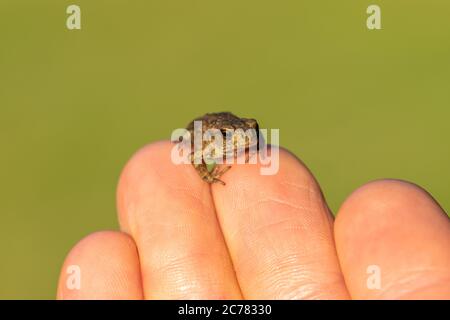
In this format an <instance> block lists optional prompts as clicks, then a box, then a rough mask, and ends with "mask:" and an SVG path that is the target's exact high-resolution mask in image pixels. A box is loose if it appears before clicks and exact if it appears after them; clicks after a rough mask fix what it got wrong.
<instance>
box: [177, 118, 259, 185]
mask: <svg viewBox="0 0 450 320" xmlns="http://www.w3.org/2000/svg"><path fill="white" fill-rule="evenodd" d="M195 121H202V134H203V133H204V132H206V131H207V130H209V129H217V130H220V132H221V134H222V138H223V148H222V153H221V155H220V157H221V159H222V160H225V156H226V155H232V156H233V157H234V158H236V157H237V156H238V152H239V151H242V150H243V151H244V152H245V156H246V162H248V159H249V150H250V147H251V146H254V147H255V148H256V150H258V134H259V127H258V123H257V122H256V120H254V119H246V118H239V117H237V116H235V115H234V114H232V113H231V112H219V113H207V114H205V115H204V116H202V117H199V118H196V119H194V120H193V121H192V122H191V123H189V125H188V126H187V128H186V129H187V130H188V131H189V133H190V136H191V139H192V146H193V145H194V138H193V137H194V129H195V128H194V122H195ZM239 129H241V130H239ZM249 129H251V130H249ZM231 133H233V134H232V135H231ZM242 133H245V135H243V134H242ZM202 141H203V142H202V148H201V150H197V151H195V150H194V148H192V152H191V155H190V161H191V162H192V164H193V166H194V168H195V170H197V172H198V174H199V175H200V177H201V178H202V179H203V180H204V181H206V182H208V183H215V182H219V183H221V184H223V185H225V182H223V181H222V180H220V179H219V178H220V176H221V175H222V174H224V173H225V172H226V171H228V170H229V169H230V168H231V166H226V167H224V168H220V166H218V165H217V164H215V165H214V167H213V169H210V170H208V169H209V168H208V163H207V162H205V160H204V154H203V151H204V150H205V149H206V148H207V147H208V145H210V144H211V141H208V140H202Z"/></svg>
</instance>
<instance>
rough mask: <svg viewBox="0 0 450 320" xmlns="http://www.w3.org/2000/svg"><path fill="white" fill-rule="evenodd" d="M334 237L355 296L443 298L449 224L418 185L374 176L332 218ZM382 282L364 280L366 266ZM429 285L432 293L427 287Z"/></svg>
mask: <svg viewBox="0 0 450 320" xmlns="http://www.w3.org/2000/svg"><path fill="white" fill-rule="evenodd" d="M334 230H335V240H336V247H337V251H338V256H339V261H340V263H341V267H342V270H343V273H344V277H345V280H346V283H347V286H348V288H349V290H350V293H351V295H352V297H354V298H388V299H389V298H411V297H420V296H422V297H435V298H439V297H443V296H445V295H448V294H449V292H448V290H447V292H446V290H444V289H443V286H445V287H448V282H449V281H450V280H449V279H450V274H449V272H448V270H450V223H449V219H448V217H447V215H446V214H445V212H444V211H443V210H442V208H441V207H440V206H439V205H438V204H437V202H436V201H435V200H434V199H433V198H432V197H431V195H430V194H429V193H428V192H426V191H425V190H424V189H422V188H421V187H419V186H417V185H415V184H412V183H409V182H406V181H401V180H377V181H373V182H370V183H367V184H365V185H363V186H362V187H360V188H358V189H357V190H355V191H354V192H353V193H352V194H351V195H350V196H349V197H348V198H347V199H346V200H345V202H344V203H343V205H342V206H341V208H340V209H339V212H338V214H337V217H336V221H335V226H334ZM371 266H376V267H377V268H378V269H379V270H380V279H381V285H380V287H379V288H378V289H376V290H374V289H373V288H369V287H368V285H367V279H368V276H369V275H368V270H369V268H370V267H371ZM430 289H432V291H433V292H429V290H430Z"/></svg>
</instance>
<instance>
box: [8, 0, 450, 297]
mask: <svg viewBox="0 0 450 320" xmlns="http://www.w3.org/2000/svg"><path fill="white" fill-rule="evenodd" d="M372 3H376V4H378V5H379V6H380V7H381V10H382V30H375V31H370V30H368V29H367V28H366V18H367V14H366V8H367V6H368V5H369V4H372ZM69 4H78V5H79V6H80V7H81V11H82V30H78V31H77V30H75V31H70V30H68V29H67V28H66V17H67V14H66V7H67V6H68V5H69ZM449 107H450V1H447V0H440V1H438V0H426V1H425V0H422V1H413V0H396V1H392V0H391V1H382V0H371V1H356V0H354V1H350V0H346V1H336V0H328V1H317V0H307V1H306V0H305V1H304V0H291V1H287V0H276V1H275V0H271V1H266V0H227V1H219V0H158V1H156V0H153V1H148V0H147V1H144V0H140V1H132V0H127V1H125V0H122V1H113V0H109V1H106V0H103V1H100V0H90V1H88V0H84V1H81V0H77V1H75V0H73V1H65V0H53V1H50V0H40V1H35V0H29V1H23V0H1V1H0V146H1V153H0V154H1V157H0V182H1V184H0V217H1V224H0V225H1V241H0V254H1V256H0V298H49V299H52V298H54V296H55V290H56V283H57V278H58V273H59V268H60V267H61V264H62V262H63V260H64V257H65V255H66V254H67V252H68V250H69V249H70V248H71V247H72V246H73V245H74V244H75V243H76V242H77V241H78V240H79V239H80V238H81V237H83V236H85V235H87V234H89V233H91V232H93V231H96V230H101V229H116V228H117V221H116V215H115V188H116V183H117V180H118V176H119V173H120V171H121V168H122V167H123V166H124V164H125V162H126V161H127V159H128V158H129V157H130V156H131V155H132V154H133V152H134V151H136V150H137V149H138V148H139V147H141V146H142V145H144V144H146V143H148V142H151V141H155V140H160V139H168V138H169V137H170V134H171V132H172V130H173V129H175V128H178V127H184V126H185V125H186V124H187V122H189V121H190V120H191V119H192V118H194V117H195V116H199V115H201V114H203V113H205V112H211V111H223V110H230V111H233V112H234V113H236V114H238V115H240V116H247V117H254V118H256V119H258V120H259V122H260V125H261V127H263V128H279V129H280V143H281V144H282V145H283V146H284V147H286V148H288V149H290V150H292V151H293V152H294V153H295V154H296V155H298V156H299V157H300V158H301V159H302V160H303V161H304V162H305V163H306V164H307V165H308V166H309V167H310V168H311V170H312V171H313V172H314V174H315V175H316V177H317V179H318V180H319V182H320V183H321V185H322V187H323V190H324V193H325V195H326V197H327V199H328V202H329V204H330V206H331V208H332V209H333V211H336V210H337V209H338V208H339V205H340V203H341V202H342V201H343V200H344V199H345V197H346V196H348V195H349V193H351V191H352V190H354V189H355V188H357V187H358V186H360V185H362V184H364V183H366V182H368V181H369V180H372V179H377V178H384V177H392V178H401V179H407V180H410V181H414V182H416V183H417V184H419V185H421V186H423V187H425V188H426V189H427V190H429V192H430V193H431V194H432V195H433V196H434V197H435V198H436V199H437V200H438V201H439V202H440V203H441V205H442V206H443V208H444V209H445V210H447V212H448V209H449V208H450V198H449V191H448V188H449V186H450V184H449V181H450V170H448V165H449V163H450V148H449V136H450V135H449V132H450V130H449V118H450V108H449ZM405 223H407V222H405Z"/></svg>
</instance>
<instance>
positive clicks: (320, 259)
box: [57, 142, 450, 299]
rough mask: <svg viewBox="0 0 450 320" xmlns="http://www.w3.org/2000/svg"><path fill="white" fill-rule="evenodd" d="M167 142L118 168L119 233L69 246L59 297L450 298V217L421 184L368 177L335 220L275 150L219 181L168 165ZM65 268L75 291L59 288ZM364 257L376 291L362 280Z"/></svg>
mask: <svg viewBox="0 0 450 320" xmlns="http://www.w3.org/2000/svg"><path fill="white" fill-rule="evenodd" d="M172 146H173V145H172V144H171V143H170V142H157V143H153V144H150V145H147V146H145V147H144V148H142V149H141V150H140V151H139V152H137V153H136V154H135V155H134V156H133V157H132V158H131V160H130V161H129V162H128V164H127V165H126V166H125V168H124V169H123V172H122V174H121V177H120V181H119V185H118V190H117V207H118V218H119V224H120V231H101V232H97V233H93V234H91V235H89V236H87V237H85V238H84V239H82V240H81V241H80V242H78V244H76V245H75V247H74V248H72V250H71V251H70V253H69V254H68V256H67V258H66V260H65V262H64V265H63V266H62V270H61V275H60V279H59V284H58V293H57V297H58V298H59V299H144V298H145V299H349V298H353V299H433V298H435V299H450V221H449V218H448V216H447V215H446V214H445V212H444V211H443V209H441V207H440V206H439V205H438V204H437V202H436V201H435V200H433V198H432V197H431V196H430V195H429V194H428V193H427V192H426V191H424V190H423V189H421V188H420V187H418V186H416V185H414V184H411V183H408V182H404V181H399V180H378V181H375V182H370V183H367V184H366V185H364V186H362V187H360V188H358V189H357V190H355V191H354V192H353V193H352V194H351V195H350V196H349V197H348V198H347V199H346V200H345V201H344V203H343V204H342V206H341V208H340V209H339V211H338V212H337V217H336V219H334V218H333V215H332V214H331V212H330V210H329V209H328V206H327V204H326V202H325V200H324V198H323V196H322V193H321V191H320V187H319V185H318V184H317V182H316V180H315V179H314V177H313V175H312V174H311V173H310V171H309V170H308V169H307V168H306V167H305V165H304V164H302V163H301V162H300V161H299V160H298V159H297V158H296V157H295V156H293V155H292V154H290V153H289V152H287V151H285V150H280V170H279V172H278V174H276V175H273V176H262V175H260V173H259V169H258V168H259V165H254V164H245V165H244V164H239V165H234V166H233V167H232V168H231V170H229V171H227V173H225V174H224V175H223V176H222V179H223V180H224V181H225V182H226V186H223V185H220V184H212V185H210V184H208V183H206V182H204V181H202V180H201V179H200V178H199V176H198V174H197V172H196V171H195V170H194V168H193V167H192V166H191V165H178V166H177V165H174V164H172V162H171V161H170V150H171V148H172ZM93 214H95V213H93ZM71 265H77V266H79V270H80V271H81V273H80V284H81V287H80V289H73V288H68V286H67V280H68V277H69V276H70V275H69V274H67V268H68V267H69V266H71ZM370 266H377V267H378V268H379V271H380V279H381V283H380V284H381V287H380V288H379V289H376V288H368V285H367V280H368V278H369V277H370V276H371V274H369V273H368V272H367V271H368V268H369V270H372V269H370V268H371V267H370ZM377 267H376V268H377ZM372 268H373V267H372Z"/></svg>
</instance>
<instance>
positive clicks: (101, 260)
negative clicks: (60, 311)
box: [57, 231, 143, 300]
mask: <svg viewBox="0 0 450 320" xmlns="http://www.w3.org/2000/svg"><path fill="white" fill-rule="evenodd" d="M142 297H143V292H142V285H141V276H140V269H139V258H138V253H137V250H136V246H135V244H134V241H133V240H132V239H131V237H129V236H128V235H127V234H125V233H122V232H115V231H100V232H95V233H92V234H90V235H88V236H86V237H85V238H83V239H82V240H80V241H79V242H78V243H77V244H76V245H75V246H74V247H73V248H72V250H71V251H70V252H69V254H68V255H67V257H66V259H65V261H64V264H63V267H62V268H61V273H60V277H59V283H58V290H57V299H61V300H72V299H142Z"/></svg>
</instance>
